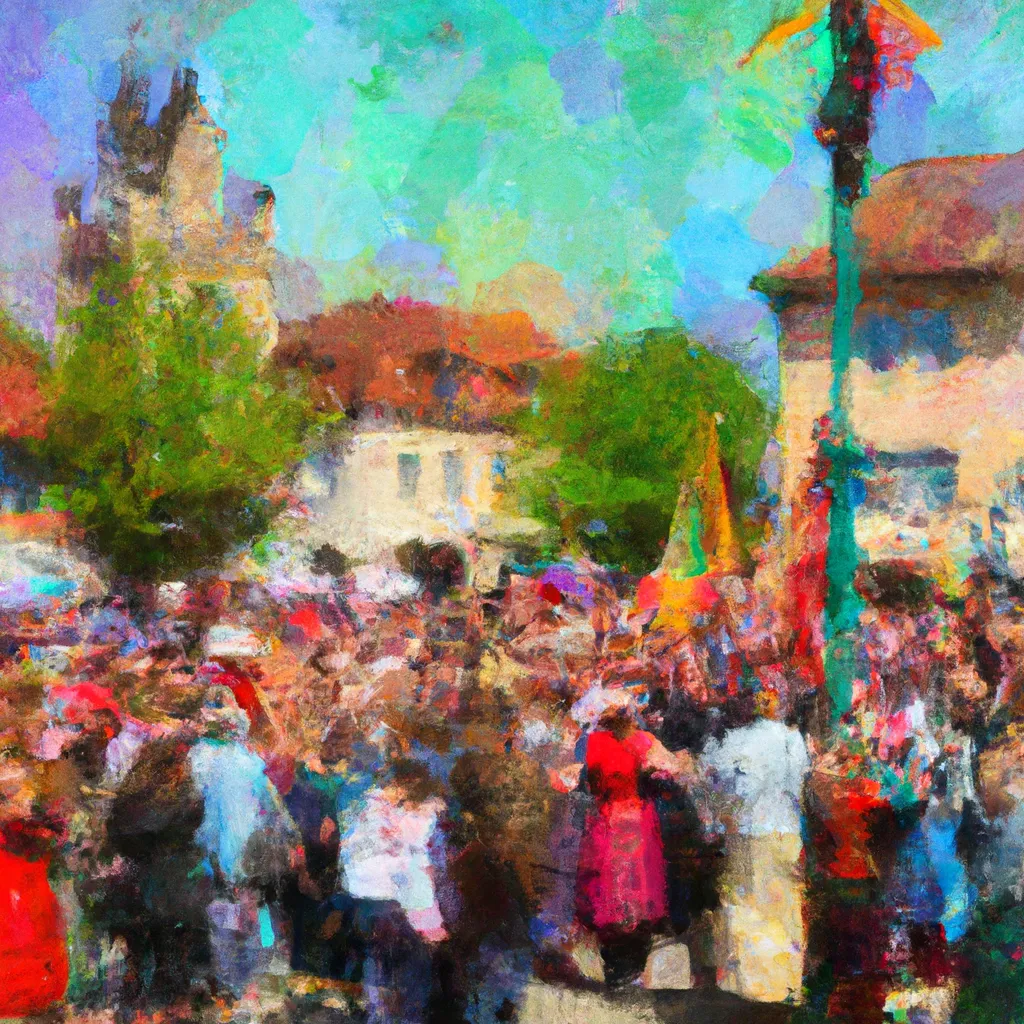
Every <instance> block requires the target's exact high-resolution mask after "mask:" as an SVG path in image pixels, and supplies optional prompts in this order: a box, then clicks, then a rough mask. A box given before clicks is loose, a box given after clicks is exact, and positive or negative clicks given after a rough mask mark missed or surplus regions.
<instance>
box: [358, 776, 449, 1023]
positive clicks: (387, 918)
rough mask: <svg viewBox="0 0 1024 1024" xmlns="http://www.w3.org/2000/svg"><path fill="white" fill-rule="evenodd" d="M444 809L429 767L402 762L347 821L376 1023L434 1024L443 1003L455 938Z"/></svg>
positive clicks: (365, 974) (365, 984) (365, 975)
mask: <svg viewBox="0 0 1024 1024" xmlns="http://www.w3.org/2000/svg"><path fill="white" fill-rule="evenodd" d="M444 811H445V803H444V801H443V799H442V798H441V791H440V787H439V786H438V784H437V783H436V781H435V780H434V779H433V778H432V776H431V774H430V770H429V769H428V767H427V766H426V765H425V764H423V763H422V762H419V761H415V760H413V759H411V758H399V759H397V760H396V761H395V762H394V763H392V764H391V765H390V766H389V767H388V768H387V769H386V771H385V772H384V773H383V777H382V778H381V779H380V782H379V783H378V784H377V785H375V786H374V787H373V788H371V789H370V790H368V791H367V793H366V794H365V796H364V797H363V799H362V800H361V801H359V804H358V805H357V806H356V807H353V808H352V809H351V810H350V811H349V813H348V814H345V815H343V817H342V823H341V827H342V838H341V865H342V886H343V887H344V890H345V891H346V892H347V893H348V895H349V896H350V897H352V898H353V899H354V900H356V901H357V910H356V919H357V927H358V929H359V932H360V935H361V938H362V941H363V943H364V948H365V950H366V959H365V963H364V969H363V974H362V982H363V991H364V994H365V996H366V998H367V1003H368V1007H369V1020H370V1021H371V1022H372V1024H385V1022H392V1021H403V1022H408V1024H420V1022H426V1021H428V1020H429V1019H430V1015H431V1008H432V1005H436V1003H437V1001H438V1000H437V993H436V992H435V991H434V983H435V980H436V977H437V973H438V972H436V971H435V959H436V954H437V952H438V949H439V946H440V944H441V943H443V942H444V940H445V939H447V936H448V932H447V929H446V927H445V921H444V917H443V915H442V913H441V906H440V902H439V885H438V883H439V881H440V878H441V875H442V873H443V869H444V861H445V852H444V844H443V841H442V836H441V832H440V828H439V826H440V822H441V817H442V815H443V814H444ZM449 1019H452V1018H449Z"/></svg>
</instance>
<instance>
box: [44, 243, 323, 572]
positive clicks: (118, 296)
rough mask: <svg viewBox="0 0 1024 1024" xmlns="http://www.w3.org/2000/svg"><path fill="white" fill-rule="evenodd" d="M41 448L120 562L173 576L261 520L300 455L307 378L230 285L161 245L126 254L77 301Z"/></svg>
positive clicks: (62, 503)
mask: <svg viewBox="0 0 1024 1024" xmlns="http://www.w3.org/2000/svg"><path fill="white" fill-rule="evenodd" d="M68 320H69V322H70V323H72V324H74V325H76V326H77V334H76V336H75V338H74V341H73V345H72V347H71V351H70V352H69V354H68V355H67V357H66V358H65V359H64V360H63V362H61V363H60V364H59V365H58V366H57V367H56V369H55V371H54V373H53V375H52V378H51V380H50V381H49V383H48V387H49V390H50V398H51V403H52V406H51V408H52V411H51V415H50V419H49V423H48V429H47V436H46V438H45V439H44V440H43V441H42V442H41V444H40V451H41V454H42V455H44V457H46V459H47V460H48V461H49V463H50V465H51V466H53V467H54V470H53V472H54V479H55V486H54V487H52V488H51V489H50V491H49V493H48V495H47V498H48V500H49V501H50V503H51V504H53V505H54V506H55V507H58V508H68V509H70V510H71V511H73V512H74V514H75V515H76V517H77V518H78V519H79V521H80V522H81V524H82V525H83V527H84V528H85V529H86V531H87V533H88V535H89V536H90V537H91V539H92V540H93V542H94V544H95V546H96V547H97V548H98V549H99V551H100V552H101V553H103V554H105V555H106V556H108V557H109V559H110V561H111V565H112V566H113V568H114V569H115V571H118V572H122V573H130V574H134V575H137V576H138V577H140V578H144V579H145V578H148V579H157V578H173V577H176V576H179V575H182V574H185V573H187V572H189V571H190V570H194V569H196V568H199V567H201V566H203V565H205V564H208V563H209V562H210V560H212V559H214V558H216V557H217V556H218V555H222V554H223V553H225V552H226V551H228V550H229V549H230V548H231V547H232V546H234V545H236V544H238V543H240V542H243V541H245V540H247V539H249V538H251V537H253V536H254V535H256V534H258V533H260V532H262V531H263V530H264V529H265V528H266V525H267V522H268V518H269V515H270V514H271V513H272V511H273V509H272V508H271V507H270V505H269V503H268V502H267V500H266V499H265V498H264V497H263V495H264V493H265V491H266V490H267V488H268V485H269V484H270V483H271V481H272V480H273V479H274V478H275V477H276V476H277V475H278V474H279V473H281V472H282V471H284V470H286V469H287V468H288V467H289V466H290V465H291V464H293V463H294V462H295V461H296V460H298V459H299V458H300V457H301V455H302V452H303V447H302V440H303V435H304V432H305V430H306V429H307V428H308V427H309V426H310V425H311V424H312V422H313V412H312V408H311V405H310V403H309V400H308V398H307V397H306V395H307V392H306V388H305V385H304V382H303V381H302V380H301V379H300V378H298V377H297V376H290V375H286V374H285V373H283V372H282V371H280V370H276V369H275V368H274V367H273V366H272V365H271V364H270V362H269V361H266V360H262V359H261V351H260V349H261V343H260V341H259V340H258V339H257V338H256V337H254V336H253V334H252V333H250V331H249V329H248V325H247V323H246V321H245V319H244V317H243V316H242V313H241V312H240V311H239V309H238V308H237V306H236V305H235V304H234V302H233V301H231V300H230V299H229V297H228V296H227V295H226V293H225V292H224V291H223V290H222V289H219V288H216V287H210V286H199V285H194V284H192V285H187V286H184V287H182V286H180V285H178V286H176V285H175V282H174V281H173V280H172V277H171V275H170V273H169V272H168V270H167V269H166V267H165V266H164V265H163V264H162V262H161V260H160V258H159V255H158V254H157V253H156V252H155V251H154V252H151V253H147V254H146V256H145V257H144V258H143V259H141V260H139V261H134V262H129V261H124V262H121V261H118V260H116V259H115V260H113V261H111V262H110V263H109V264H107V265H106V266H104V267H103V268H101V270H100V271H99V272H98V273H97V275H96V280H95V284H94V287H93V290H92V295H91V297H90V299H89V301H88V303H87V304H86V305H85V306H83V307H81V308H80V309H77V310H74V311H73V312H72V313H70V314H69V316H68Z"/></svg>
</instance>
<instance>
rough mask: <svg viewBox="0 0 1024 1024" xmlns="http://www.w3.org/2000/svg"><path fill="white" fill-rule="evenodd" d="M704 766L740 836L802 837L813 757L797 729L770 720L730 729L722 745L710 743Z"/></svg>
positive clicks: (719, 741)
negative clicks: (802, 814)
mask: <svg viewBox="0 0 1024 1024" xmlns="http://www.w3.org/2000/svg"><path fill="white" fill-rule="evenodd" d="M701 761H702V763H703V765H704V768H705V770H707V771H708V772H709V773H711V775H712V778H711V781H712V784H713V786H714V788H715V790H716V791H717V792H718V793H719V794H720V795H721V797H722V798H724V801H725V802H727V803H728V804H730V805H731V807H732V810H733V813H734V814H735V819H736V827H737V830H738V832H739V833H740V835H749V836H763V835H769V834H771V833H773V832H783V833H790V834H795V835H799V833H800V797H801V793H802V791H803V785H804V779H805V778H806V777H807V773H808V771H809V770H810V758H809V757H808V756H807V745H806V743H805V742H804V738H803V736H801V735H800V733H799V732H798V731H797V730H796V729H791V728H790V727H789V726H786V725H783V723H782V722H772V721H770V720H767V719H763V720H761V721H757V722H754V723H753V724H752V725H746V726H743V727H742V728H739V729H730V730H729V731H728V732H727V733H726V734H725V736H724V737H723V738H722V739H721V740H710V741H708V744H707V746H706V747H705V748H704V753H703V754H702V755H701Z"/></svg>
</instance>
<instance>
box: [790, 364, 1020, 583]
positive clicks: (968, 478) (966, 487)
mask: <svg viewBox="0 0 1024 1024" xmlns="http://www.w3.org/2000/svg"><path fill="white" fill-rule="evenodd" d="M781 375H782V411H781V418H780V425H779V431H780V433H779V437H780V440H781V441H782V444H783V450H784V453H785V469H784V484H783V490H784V494H785V499H786V504H787V506H790V505H791V504H792V502H793V501H794V500H795V499H796V497H797V494H798V491H799V486H800V479H801V476H802V475H803V474H804V473H805V471H806V467H807V464H808V460H809V459H810V458H811V457H812V455H813V453H814V442H813V440H812V437H811V432H812V428H813V424H814V421H815V419H817V418H818V417H819V416H821V415H823V414H824V413H825V412H826V411H827V409H828V392H829V384H830V380H831V368H830V365H829V363H828V362H827V361H826V360H823V359H820V360H802V361H785V362H783V364H782V368H781ZM851 385H852V407H851V412H852V419H853V427H854V430H855V432H856V435H857V437H858V438H859V439H861V440H862V441H863V442H866V443H868V444H870V445H872V446H873V447H875V448H876V449H877V450H879V451H884V452H894V453H906V452H914V451H920V450H924V449H930V448H944V449H946V450H948V451H950V452H953V453H954V454H955V455H957V456H958V457H959V464H958V467H957V476H958V479H957V486H956V497H955V500H954V502H953V504H952V505H951V506H950V507H948V508H945V509H942V510H939V511H937V512H933V513H932V514H930V515H928V516H926V517H925V521H922V522H918V523H907V522H899V521H894V520H893V518H892V517H891V516H879V515H867V514H865V515H862V516H860V517H859V518H858V539H859V540H860V542H861V544H862V546H864V547H865V548H866V549H867V550H868V551H869V552H870V553H872V554H874V555H876V556H877V557H883V556H893V555H900V556H908V557H909V556H913V557H915V558H928V557H939V556H944V555H949V556H950V557H951V558H953V559H954V560H955V561H957V562H960V563H962V562H963V560H964V559H965V558H966V557H967V554H968V552H967V548H968V547H969V545H970V528H969V524H976V525H977V526H978V527H979V528H980V529H981V531H982V533H983V534H984V535H986V536H987V532H988V518H987V516H988V509H989V507H990V506H991V505H992V504H993V503H994V502H996V501H998V500H999V480H998V479H997V478H998V476H999V474H1001V473H1004V472H1006V471H1007V470H1009V469H1011V468H1012V467H1013V466H1014V464H1015V463H1017V461H1018V460H1020V459H1024V354H1022V353H1021V352H1020V351H1019V350H1018V349H1016V348H1013V349H1011V350H1009V351H1007V352H1005V353H1004V354H1003V355H1002V356H1000V357H998V358H996V359H993V360H991V361H989V360H985V359H982V358H978V357H973V356H971V357H968V358H966V359H964V360H961V361H960V362H959V363H957V364H956V365H954V366H951V367H947V368H945V369H940V370H921V369H920V368H919V367H918V366H916V365H915V364H913V363H908V364H904V365H903V366H901V367H899V368H897V369H894V370H890V371H886V372H879V371H873V370H871V369H870V368H869V367H868V366H867V365H866V364H865V363H864V362H863V361H862V360H854V361H853V364H852V367H851Z"/></svg>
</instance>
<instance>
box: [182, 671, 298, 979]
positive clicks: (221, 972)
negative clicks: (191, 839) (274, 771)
mask: <svg viewBox="0 0 1024 1024" xmlns="http://www.w3.org/2000/svg"><path fill="white" fill-rule="evenodd" d="M248 727H249V719H248V717H247V716H246V714H245V712H244V711H243V710H242V709H241V708H240V707H239V706H238V702H237V701H236V700H235V698H234V695H233V694H232V692H231V691H230V690H229V689H228V688H227V687H226V686H211V687H210V688H209V689H208V690H207V693H206V697H205V700H204V704H203V708H202V712H201V716H200V729H201V736H200V738H199V740H198V741H197V742H196V743H195V744H193V746H192V748H191V750H190V751H189V755H188V760H189V766H190V768H191V772H192V778H193V780H194V783H195V786H196V788H197V789H198V791H199V793H200V794H201V796H202V800H203V820H202V822H201V823H200V825H199V828H198V829H197V831H196V834H195V835H196V842H197V843H198V845H199V848H200V849H201V850H202V851H203V853H204V855H205V856H204V863H205V866H206V868H207V871H208V872H209V874H210V875H211V877H212V879H213V882H214V886H215V888H216V893H217V896H216V898H215V899H214V900H213V901H211V903H210V905H209V908H208V914H209V920H210V929H211V931H210V940H211V945H212V955H213V968H214V975H215V979H216V982H217V985H218V987H219V988H221V989H224V990H226V992H227V993H229V994H232V995H235V996H239V995H241V994H242V993H243V992H244V990H245V987H246V985H247V984H248V982H249V981H250V980H251V979H252V978H253V976H254V975H255V974H257V972H260V971H265V970H266V968H267V967H268V966H269V965H270V962H271V960H272V958H273V955H274V952H275V949H276V948H277V947H278V946H279V945H280V943H281V939H282V935H281V934H280V932H281V931H282V923H281V921H280V915H279V914H275V910H276V909H277V906H276V904H277V901H278V900H279V899H280V895H281V893H282V891H283V889H284V887H285V885H286V884H287V882H288V881H289V879H290V878H291V877H292V876H294V875H295V874H296V873H297V872H298V870H299V866H300V864H301V862H302V857H303V848H302V842H301V837H300V836H299V833H298V830H297V829H296V827H295V824H294V823H293V821H292V820H291V817H290V815H289V814H288V812H287V809H286V808H285V806H284V803H283V801H282V800H281V797H280V795H279V793H278V792H277V790H276V789H275V788H274V785H273V784H272V783H271V781H270V779H269V778H268V777H267V774H266V763H265V762H264V760H263V759H262V758H261V757H260V755H259V754H257V753H256V752H255V751H254V750H252V749H251V748H250V747H249V746H248V745H247V743H246V735H247V733H248ZM275 917H277V918H278V920H276V921H275Z"/></svg>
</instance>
